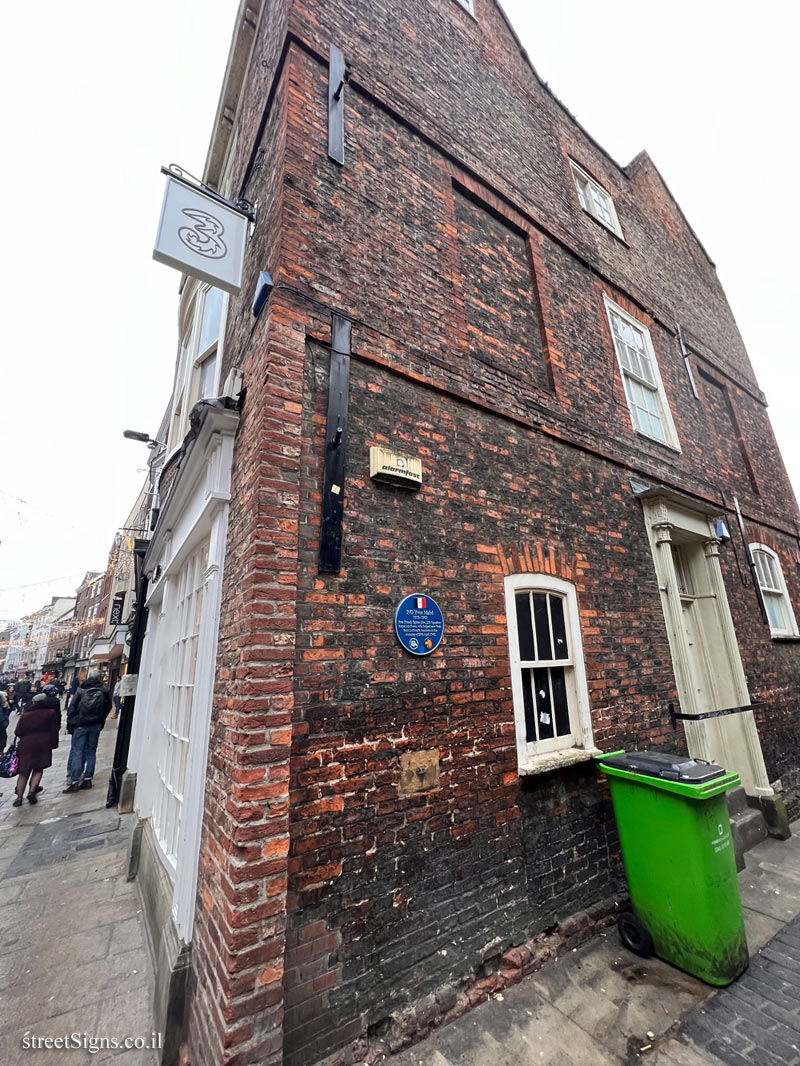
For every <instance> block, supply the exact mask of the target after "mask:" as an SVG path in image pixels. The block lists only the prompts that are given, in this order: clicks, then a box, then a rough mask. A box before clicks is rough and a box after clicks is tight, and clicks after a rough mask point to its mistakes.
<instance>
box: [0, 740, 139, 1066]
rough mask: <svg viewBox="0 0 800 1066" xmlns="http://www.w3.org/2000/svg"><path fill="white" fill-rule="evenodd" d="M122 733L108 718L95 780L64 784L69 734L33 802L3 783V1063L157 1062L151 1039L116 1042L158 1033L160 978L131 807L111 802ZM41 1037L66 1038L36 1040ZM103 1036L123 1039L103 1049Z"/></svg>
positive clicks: (121, 1065) (132, 1065)
mask: <svg viewBox="0 0 800 1066" xmlns="http://www.w3.org/2000/svg"><path fill="white" fill-rule="evenodd" d="M115 741H116V725H115V723H114V722H109V723H108V724H107V726H106V728H105V729H104V730H103V732H102V733H101V735H100V744H99V746H98V751H97V770H96V776H95V780H96V782H97V785H96V786H95V787H94V788H92V789H85V790H83V791H81V792H77V793H69V794H67V795H64V794H63V792H62V789H63V787H64V784H63V782H64V778H65V770H66V761H67V756H68V753H69V738H67V737H62V738H61V744H60V746H59V748H58V749H56V751H54V753H53V767H52V768H51V769H49V770H46V771H45V774H44V780H43V782H42V783H43V785H44V792H42V793H41V794H40V796H39V802H38V803H37V804H35V805H31V804H28V803H25V804H24V805H23V806H22V807H18V808H15V807H12V803H11V801H12V800H13V798H14V794H13V784H14V783H13V781H3V782H0V1066H5V1064H6V1063H8V1064H9V1066H17V1063H20V1064H21V1063H23V1062H24V1063H25V1064H26V1066H54V1064H55V1063H58V1066H90V1064H91V1066H94V1064H103V1066H106V1064H110V1063H114V1064H116V1066H155V1062H156V1059H155V1053H154V1052H153V1051H152V1050H150V1049H149V1048H147V1049H133V1048H132V1049H131V1050H122V1045H121V1041H122V1040H123V1039H124V1038H125V1037H131V1038H134V1039H136V1038H140V1039H146V1040H147V1041H148V1042H149V1041H151V1039H152V1035H153V1034H152V1028H153V1022H152V1011H151V1005H150V990H151V988H152V986H153V978H152V972H151V965H150V958H149V952H148V948H147V940H146V934H145V928H144V921H143V918H142V914H141V910H140V906H139V899H138V895H137V891H136V886H135V885H134V884H132V883H129V882H128V881H127V841H128V835H129V832H130V819H131V818H132V817H133V816H132V815H122V816H121V815H120V814H119V813H118V812H117V811H116V810H115V809H107V808H106V805H105V799H106V786H107V782H108V772H109V770H110V766H111V761H112V758H113V753H114V744H115ZM34 1037H36V1038H52V1039H56V1038H60V1039H62V1040H63V1039H65V1038H68V1044H67V1046H66V1047H62V1048H60V1049H58V1050H56V1049H55V1048H50V1049H48V1048H45V1047H42V1048H38V1049H37V1048H33V1047H31V1046H30V1045H31V1041H32V1040H33V1038H34ZM101 1038H106V1039H107V1040H111V1039H113V1040H116V1041H117V1042H118V1044H117V1046H116V1047H100V1046H99V1044H98V1043H97V1041H99V1040H100V1039H101ZM25 1041H27V1042H28V1046H26V1045H25V1043H24V1042H25ZM74 1044H77V1045H80V1046H70V1045H74ZM93 1046H94V1048H95V1050H91V1048H92V1047H93ZM98 1048H99V1050H98Z"/></svg>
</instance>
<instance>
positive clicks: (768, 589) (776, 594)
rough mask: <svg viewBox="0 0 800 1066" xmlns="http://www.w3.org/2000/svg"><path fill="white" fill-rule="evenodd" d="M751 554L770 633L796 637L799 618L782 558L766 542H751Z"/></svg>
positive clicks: (774, 635)
mask: <svg viewBox="0 0 800 1066" xmlns="http://www.w3.org/2000/svg"><path fill="white" fill-rule="evenodd" d="M750 554H751V555H752V556H753V562H754V563H755V567H756V574H757V576H758V584H759V588H760V589H761V598H762V599H763V601H764V608H765V610H766V612H767V618H768V619H769V629H770V633H771V634H772V635H773V637H796V636H797V635H798V630H797V620H796V619H795V616H794V611H793V610H792V603H791V600H790V599H789V593H788V592H787V590H786V582H785V580H784V578H783V570H782V568H781V563H780V559H779V558H778V556H777V555H776V553H775V552H774V551H773V550H772V548H768V547H767V546H766V544H751V545H750Z"/></svg>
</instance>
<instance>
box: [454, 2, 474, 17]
mask: <svg viewBox="0 0 800 1066" xmlns="http://www.w3.org/2000/svg"><path fill="white" fill-rule="evenodd" d="M456 3H457V4H458V6H459V7H463V8H464V10H465V11H466V12H468V13H469V14H470V15H472V17H473V18H475V8H474V6H473V0H456Z"/></svg>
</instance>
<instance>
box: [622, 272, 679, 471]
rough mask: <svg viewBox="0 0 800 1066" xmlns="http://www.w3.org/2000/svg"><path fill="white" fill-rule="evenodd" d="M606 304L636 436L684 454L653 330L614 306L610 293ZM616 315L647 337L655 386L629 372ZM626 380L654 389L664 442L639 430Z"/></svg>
mask: <svg viewBox="0 0 800 1066" xmlns="http://www.w3.org/2000/svg"><path fill="white" fill-rule="evenodd" d="M603 301H604V303H605V307H606V317H607V319H608V331H609V333H610V334H611V344H612V345H613V347H614V354H615V355H616V357H617V366H618V367H619V372H620V374H621V375H622V388H623V390H624V392H625V402H626V403H627V405H628V413H629V415H630V419H631V426H632V427H633V431H634V433H636V434H638V435H639V436H640V437H645V438H646V439H647V440H654V441H656V443H657V444H661V445H663V446H664V447H666V448H672V450H673V451H676V452H680V451H681V445H680V441H679V440H678V431H677V430H676V428H675V422H674V420H673V418H672V411H671V409H670V406H669V401H668V400H667V393H666V390H665V388H664V381H663V379H662V377H661V369H660V367H659V365H658V359H657V358H656V352H655V348H654V347H653V341H652V338H651V336H650V330H649V329H648V328H647V326H645V324H644V323H643V322H640V321H639V320H638V318H634V317H633V315H629V314H628V312H627V311H625V310H624V309H623V308H622V307H620V306H619V304H617V303H614V301H613V300H612V299H610V297H609V296H608V294H607V293H603ZM612 315H618V316H619V317H620V318H621V319H623V320H624V321H625V322H627V323H628V325H630V326H631V327H632V328H633V329H636V330H638V331H639V333H641V334H642V336H643V338H644V344H645V348H646V349H647V355H648V358H649V359H650V363H651V365H652V367H653V373H654V376H655V385H652V384H650V383H649V382H646V381H644V380H643V379H642V378H640V377H639V376H638V375H637V374H634V373H633V372H632V371H630V370H628V368H627V367H626V366H625V364H624V363H623V362H622V357H621V356H620V353H619V348H618V347H617V339H616V336H615V334H614V323H613V321H612ZM626 378H630V379H631V380H632V381H635V382H637V383H638V384H639V385H641V386H642V387H643V388H648V389H650V390H651V391H652V392H653V393H654V394H655V395H656V397H657V400H658V408H659V415H660V417H661V422H662V425H663V427H664V437H665V439H664V440H661V438H660V437H655V436H653V435H652V434H651V433H645V431H644V430H643V429H639V427H638V426H637V425H636V417H635V415H634V413H633V411H632V410H631V402H630V400H629V399H628V390H627V389H626V387H625V379H626Z"/></svg>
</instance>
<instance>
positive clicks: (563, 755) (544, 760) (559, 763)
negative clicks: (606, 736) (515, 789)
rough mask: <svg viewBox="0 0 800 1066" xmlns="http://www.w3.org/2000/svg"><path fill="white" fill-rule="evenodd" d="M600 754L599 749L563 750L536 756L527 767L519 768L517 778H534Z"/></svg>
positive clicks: (586, 760)
mask: <svg viewBox="0 0 800 1066" xmlns="http://www.w3.org/2000/svg"><path fill="white" fill-rule="evenodd" d="M602 754H603V753H602V751H600V749H599V748H564V749H563V750H562V751H551V752H548V753H547V754H546V755H537V756H535V758H534V759H533V762H530V763H528V765H527V766H521V767H520V768H519V776H520V777H536V776H537V775H538V774H547V773H550V772H551V771H552V770H563V769H564V768H565V767H567V766H575V765H576V764H577V763H581V762H589V761H590V760H591V759H594V758H596V757H597V756H598V755H602Z"/></svg>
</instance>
